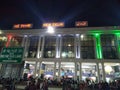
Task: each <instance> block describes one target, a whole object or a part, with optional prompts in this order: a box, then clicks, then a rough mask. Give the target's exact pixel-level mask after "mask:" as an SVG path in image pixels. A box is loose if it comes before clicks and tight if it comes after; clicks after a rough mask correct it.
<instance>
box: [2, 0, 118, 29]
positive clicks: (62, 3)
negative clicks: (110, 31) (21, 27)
mask: <svg viewBox="0 0 120 90" xmlns="http://www.w3.org/2000/svg"><path fill="white" fill-rule="evenodd" d="M75 21H88V26H89V27H94V26H118V25H120V1H119V0H0V28H1V29H11V28H12V25H13V24H18V23H32V24H33V25H34V27H33V28H41V24H42V23H44V22H64V23H65V27H74V23H75Z"/></svg>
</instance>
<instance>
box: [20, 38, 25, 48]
mask: <svg viewBox="0 0 120 90" xmlns="http://www.w3.org/2000/svg"><path fill="white" fill-rule="evenodd" d="M25 39H26V37H25V36H24V37H23V39H22V44H21V46H22V47H24V45H25Z"/></svg>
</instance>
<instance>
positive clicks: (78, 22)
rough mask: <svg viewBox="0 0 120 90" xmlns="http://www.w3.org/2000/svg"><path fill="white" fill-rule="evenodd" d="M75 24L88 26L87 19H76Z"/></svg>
mask: <svg viewBox="0 0 120 90" xmlns="http://www.w3.org/2000/svg"><path fill="white" fill-rule="evenodd" d="M75 26H77V27H84V26H88V22H87V21H77V22H75Z"/></svg>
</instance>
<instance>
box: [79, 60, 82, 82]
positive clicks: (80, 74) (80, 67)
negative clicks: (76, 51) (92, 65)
mask: <svg viewBox="0 0 120 90" xmlns="http://www.w3.org/2000/svg"><path fill="white" fill-rule="evenodd" d="M79 80H82V64H81V62H80V63H79Z"/></svg>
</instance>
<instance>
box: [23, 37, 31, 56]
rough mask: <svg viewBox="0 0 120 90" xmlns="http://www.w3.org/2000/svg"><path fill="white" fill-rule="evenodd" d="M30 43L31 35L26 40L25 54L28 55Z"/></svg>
mask: <svg viewBox="0 0 120 90" xmlns="http://www.w3.org/2000/svg"><path fill="white" fill-rule="evenodd" d="M29 45H30V42H29V36H28V37H26V40H25V46H24V47H25V49H24V56H25V57H27V56H28V47H29Z"/></svg>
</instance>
